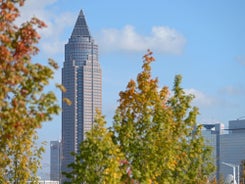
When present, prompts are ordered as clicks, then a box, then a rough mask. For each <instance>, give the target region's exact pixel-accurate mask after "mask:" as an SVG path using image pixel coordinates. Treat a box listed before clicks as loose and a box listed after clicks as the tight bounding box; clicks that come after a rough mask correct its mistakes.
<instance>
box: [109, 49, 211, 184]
mask: <svg viewBox="0 0 245 184" xmlns="http://www.w3.org/2000/svg"><path fill="white" fill-rule="evenodd" d="M154 60H155V59H154V57H153V56H152V52H151V51H148V53H147V54H146V55H145V56H144V63H143V66H142V68H143V71H142V72H141V73H139V74H138V76H137V80H136V81H134V80H131V81H130V82H129V83H128V85H127V88H126V90H125V91H121V92H120V94H119V95H120V99H119V106H118V108H117V110H116V115H115V116H114V126H113V127H114V132H115V137H116V138H115V140H116V144H118V145H119V147H120V149H121V151H122V152H123V153H124V155H125V157H126V160H127V166H128V168H129V169H130V173H131V174H130V175H128V174H126V175H124V178H125V179H126V180H124V181H129V180H131V181H133V183H149V184H150V183H159V184H162V183H195V184H196V183H198V184H201V183H206V182H207V179H208V177H209V175H210V174H211V173H212V172H213V171H214V165H213V162H212V159H211V149H210V148H209V147H208V146H206V145H205V143H204V139H203V137H202V135H201V126H198V125H197V122H196V117H197V115H198V109H197V107H192V106H191V101H192V99H193V95H186V94H185V92H184V90H183V89H182V88H181V86H180V84H181V79H182V77H181V76H180V75H177V76H176V77H175V81H174V87H173V90H172V91H171V94H170V90H169V89H168V87H163V88H159V86H158V79H157V78H155V79H154V78H152V76H151V64H152V62H153V61H154ZM125 183H128V182H125Z"/></svg>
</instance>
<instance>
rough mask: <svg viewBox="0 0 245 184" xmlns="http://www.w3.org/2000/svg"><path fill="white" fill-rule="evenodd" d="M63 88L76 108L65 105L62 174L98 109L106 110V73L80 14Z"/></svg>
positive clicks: (68, 46) (67, 55) (68, 50)
mask: <svg viewBox="0 0 245 184" xmlns="http://www.w3.org/2000/svg"><path fill="white" fill-rule="evenodd" d="M62 84H63V85H64V87H65V88H66V92H63V93H62V98H63V99H64V98H68V99H69V100H70V101H71V102H72V105H70V106H69V105H67V104H66V103H65V102H64V101H63V102H62V171H68V170H67V165H68V164H70V163H71V162H73V161H74V158H73V156H71V152H75V153H76V152H77V151H78V148H79V144H80V143H81V141H83V140H84V138H85V133H86V132H87V131H88V130H90V129H91V128H92V126H93V122H94V117H95V113H96V109H99V110H101V109H102V71H101V68H100V64H99V61H98V46H97V45H96V44H95V42H94V39H93V38H92V36H91V34H90V32H89V29H88V26H87V23H86V20H85V17H84V14H83V12H82V11H80V13H79V16H78V18H77V20H76V23H75V27H74V29H73V31H72V34H71V37H70V39H69V42H68V43H67V44H66V45H65V61H64V65H63V68H62Z"/></svg>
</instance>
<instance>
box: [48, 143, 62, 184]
mask: <svg viewBox="0 0 245 184" xmlns="http://www.w3.org/2000/svg"><path fill="white" fill-rule="evenodd" d="M60 158H61V141H50V180H52V181H60V179H61V178H60V173H61V160H60Z"/></svg>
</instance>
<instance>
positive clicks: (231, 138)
mask: <svg viewBox="0 0 245 184" xmlns="http://www.w3.org/2000/svg"><path fill="white" fill-rule="evenodd" d="M203 127H204V130H203V136H204V138H205V139H206V142H207V144H209V145H210V146H212V147H213V158H214V161H215V165H216V179H217V180H219V179H221V180H222V179H224V180H227V179H228V177H230V176H232V177H233V174H234V172H235V180H236V182H237V183H244V184H245V172H244V171H245V168H244V163H245V144H244V143H245V119H237V120H232V121H229V126H228V128H224V126H223V125H222V124H204V125H203Z"/></svg>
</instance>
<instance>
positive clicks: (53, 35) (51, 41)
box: [17, 0, 76, 57]
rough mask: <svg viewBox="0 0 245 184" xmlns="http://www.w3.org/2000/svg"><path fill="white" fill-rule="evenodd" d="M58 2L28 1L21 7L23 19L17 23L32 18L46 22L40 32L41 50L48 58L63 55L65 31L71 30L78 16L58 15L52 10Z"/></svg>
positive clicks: (65, 13) (51, 0) (67, 13)
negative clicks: (52, 6)
mask: <svg viewBox="0 0 245 184" xmlns="http://www.w3.org/2000/svg"><path fill="white" fill-rule="evenodd" d="M56 1H57V0H42V1H34V0H30V1H26V3H25V5H24V6H23V7H21V9H20V10H21V17H20V18H18V20H17V23H18V24H20V23H22V22H25V21H27V20H30V18H31V17H33V16H34V17H37V18H39V19H40V20H42V21H44V22H45V23H46V25H47V27H46V28H43V29H41V30H38V32H39V33H40V34H41V40H40V45H39V48H40V50H41V51H42V54H45V55H47V57H53V56H54V55H55V54H59V53H63V50H64V43H66V41H67V40H64V39H66V38H64V34H65V29H67V28H70V27H71V26H72V25H73V24H74V21H75V18H76V15H75V14H73V13H70V12H62V13H57V11H54V10H53V9H50V7H51V6H50V5H53V4H54V3H55V2H56Z"/></svg>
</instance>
